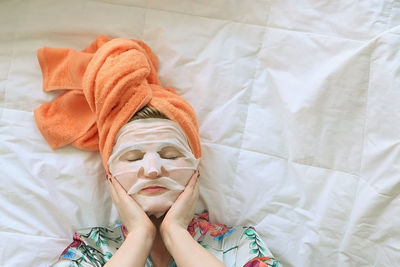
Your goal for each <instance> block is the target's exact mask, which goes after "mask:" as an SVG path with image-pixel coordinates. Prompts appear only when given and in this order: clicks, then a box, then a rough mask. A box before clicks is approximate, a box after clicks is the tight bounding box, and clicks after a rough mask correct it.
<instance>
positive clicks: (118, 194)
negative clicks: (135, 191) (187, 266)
mask: <svg viewBox="0 0 400 267" xmlns="http://www.w3.org/2000/svg"><path fill="white" fill-rule="evenodd" d="M107 178H108V181H109V184H110V193H111V198H112V200H113V202H114V205H115V207H116V208H117V210H118V214H119V218H120V219H121V221H122V223H123V225H124V226H125V228H126V229H127V230H128V233H131V232H137V231H141V232H143V231H144V233H145V234H146V235H148V236H149V237H150V238H152V242H153V240H154V238H155V235H156V227H155V226H154V224H153V223H152V221H151V220H150V219H149V217H148V216H147V214H146V213H145V212H144V211H143V209H142V208H141V207H140V206H139V204H137V202H136V201H135V200H134V199H133V198H132V197H131V196H130V195H128V194H127V193H126V191H125V189H124V188H123V187H122V186H121V184H120V183H119V182H118V181H117V179H115V178H114V177H111V176H108V177H107Z"/></svg>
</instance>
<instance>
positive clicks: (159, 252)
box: [150, 216, 171, 267]
mask: <svg viewBox="0 0 400 267" xmlns="http://www.w3.org/2000/svg"><path fill="white" fill-rule="evenodd" d="M150 219H151V221H152V222H153V224H154V226H155V227H156V228H157V234H156V237H155V239H154V243H153V247H152V248H151V252H150V258H151V261H152V262H153V265H154V266H156V267H165V266H167V265H168V262H169V260H170V258H171V254H170V253H169V251H168V250H167V248H166V247H165V245H164V241H163V240H162V237H161V235H160V225H161V223H162V221H163V219H164V216H161V217H160V218H156V217H154V216H151V217H150Z"/></svg>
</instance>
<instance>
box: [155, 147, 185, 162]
mask: <svg viewBox="0 0 400 267" xmlns="http://www.w3.org/2000/svg"><path fill="white" fill-rule="evenodd" d="M158 154H159V155H160V157H161V158H163V159H171V160H174V159H178V158H180V157H183V154H182V153H181V152H179V150H178V149H177V148H176V147H174V146H166V147H163V148H162V149H161V150H160V151H159V152H158Z"/></svg>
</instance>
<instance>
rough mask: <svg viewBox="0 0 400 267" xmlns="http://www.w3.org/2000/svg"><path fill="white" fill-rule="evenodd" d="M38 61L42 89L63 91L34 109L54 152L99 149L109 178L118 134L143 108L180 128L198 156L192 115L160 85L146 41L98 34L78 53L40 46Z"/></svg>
mask: <svg viewBox="0 0 400 267" xmlns="http://www.w3.org/2000/svg"><path fill="white" fill-rule="evenodd" d="M37 56H38V60H39V64H40V67H41V69H42V74H43V90H44V91H54V90H66V91H65V92H63V93H62V94H61V95H59V96H58V97H57V98H56V99H54V100H53V101H51V102H49V103H46V104H43V105H41V106H40V107H38V108H37V109H35V110H34V115H35V120H36V124H37V126H38V128H39V130H40V131H41V133H42V135H43V137H44V138H45V139H46V141H47V142H48V143H49V145H50V146H51V147H52V148H53V149H57V148H60V147H63V146H65V145H73V146H75V147H77V148H80V149H85V150H90V151H96V150H99V151H100V154H101V157H102V159H103V165H104V167H105V169H106V171H107V173H109V169H108V165H107V161H108V158H109V157H110V155H111V152H112V148H113V146H114V143H115V141H116V140H115V139H116V136H117V133H118V131H119V129H120V128H121V127H122V126H124V125H125V124H126V123H127V122H128V121H129V119H130V118H131V117H132V116H133V115H134V114H135V113H136V112H137V111H139V110H140V109H141V108H142V107H144V106H146V105H147V106H151V107H154V108H156V109H158V110H160V111H161V112H162V113H164V114H165V115H166V116H167V117H168V118H169V119H171V120H173V121H175V122H176V123H178V125H179V126H180V127H181V128H182V130H183V132H184V133H185V135H186V137H187V140H188V143H189V146H190V148H191V150H192V152H193V154H194V156H195V157H196V158H200V157H201V145H200V138H199V131H198V123H197V119H196V114H195V112H194V110H193V108H192V107H191V106H190V104H189V103H188V102H187V101H186V100H185V99H184V98H182V97H181V96H179V95H178V94H177V93H176V92H175V91H174V90H173V89H171V88H164V87H162V86H161V84H160V81H159V79H158V75H157V68H158V60H157V57H156V55H155V54H154V53H153V52H152V51H151V49H150V48H149V47H148V46H147V45H146V44H145V43H144V42H142V41H140V40H133V39H124V38H116V39H110V38H108V37H107V36H104V35H100V36H98V37H97V38H96V40H95V41H93V42H92V44H91V45H90V46H89V47H87V48H86V49H84V50H82V51H75V50H73V49H69V48H51V47H44V48H41V49H39V50H38V52H37Z"/></svg>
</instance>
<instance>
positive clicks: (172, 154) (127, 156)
mask: <svg viewBox="0 0 400 267" xmlns="http://www.w3.org/2000/svg"><path fill="white" fill-rule="evenodd" d="M145 154H146V152H143V151H141V150H139V149H135V150H131V151H128V152H126V153H124V154H123V155H122V156H121V157H120V160H123V161H129V162H134V161H138V160H142V159H143V157H144V155H145ZM158 154H159V155H160V157H161V158H162V159H169V160H175V159H178V158H181V157H183V154H182V153H181V152H179V150H178V149H177V148H175V147H173V146H166V147H163V148H162V149H161V150H160V151H158Z"/></svg>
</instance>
